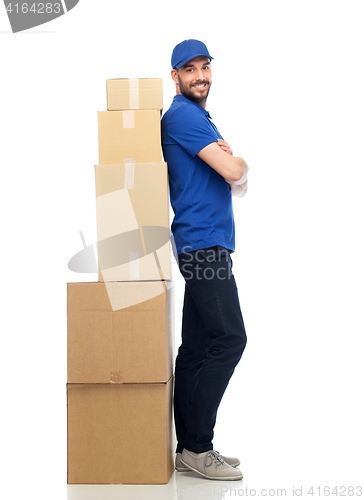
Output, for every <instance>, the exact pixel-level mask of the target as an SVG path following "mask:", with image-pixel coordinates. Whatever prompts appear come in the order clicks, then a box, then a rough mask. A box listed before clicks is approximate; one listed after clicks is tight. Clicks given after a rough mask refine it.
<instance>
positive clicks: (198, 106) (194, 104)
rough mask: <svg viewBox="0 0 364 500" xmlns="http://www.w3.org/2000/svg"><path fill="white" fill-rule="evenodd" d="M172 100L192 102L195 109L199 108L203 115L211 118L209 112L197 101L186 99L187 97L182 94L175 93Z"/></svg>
mask: <svg viewBox="0 0 364 500" xmlns="http://www.w3.org/2000/svg"><path fill="white" fill-rule="evenodd" d="M173 100H174V101H180V102H187V103H188V104H192V105H193V106H195V107H196V108H197V109H199V110H200V111H201V112H202V113H203V114H204V115H205V116H207V117H208V118H210V119H212V118H211V116H210V113H209V112H208V111H207V110H206V109H205V108H203V107H202V106H201V104H198V103H197V102H194V101H191V100H190V99H187V97H185V96H184V95H182V94H176V95H175V96H174V98H173Z"/></svg>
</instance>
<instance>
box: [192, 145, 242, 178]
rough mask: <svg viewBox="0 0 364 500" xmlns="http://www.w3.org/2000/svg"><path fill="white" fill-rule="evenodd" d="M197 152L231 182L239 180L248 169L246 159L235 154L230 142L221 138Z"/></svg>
mask: <svg viewBox="0 0 364 500" xmlns="http://www.w3.org/2000/svg"><path fill="white" fill-rule="evenodd" d="M225 153H227V154H225ZM197 154H198V156H199V157H200V158H201V160H203V161H204V162H205V163H207V164H208V165H210V167H211V168H213V169H214V170H216V172H217V173H219V174H220V175H221V176H222V177H224V179H225V180H226V181H227V182H229V183H230V181H239V180H240V179H241V178H242V177H243V176H244V175H245V174H246V173H247V171H248V165H247V164H246V163H245V161H244V160H243V159H242V158H239V157H236V156H233V152H232V151H231V149H230V146H229V144H228V143H227V142H225V141H223V140H221V139H218V140H217V141H216V142H212V143H211V144H209V145H208V146H206V147H204V148H203V149H201V151H199V152H198V153H197Z"/></svg>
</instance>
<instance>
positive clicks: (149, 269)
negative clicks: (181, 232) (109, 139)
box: [95, 163, 172, 281]
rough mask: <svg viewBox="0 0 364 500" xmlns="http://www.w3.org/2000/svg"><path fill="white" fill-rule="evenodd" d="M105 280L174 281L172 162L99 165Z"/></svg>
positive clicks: (99, 220) (100, 253) (98, 212)
mask: <svg viewBox="0 0 364 500" xmlns="http://www.w3.org/2000/svg"><path fill="white" fill-rule="evenodd" d="M95 181H96V221H97V240H98V245H97V247H98V261H99V280H100V281H130V280H131V281H136V280H160V279H165V280H170V279H172V268H171V244H170V234H171V233H170V230H169V207H168V177H167V164H166V163H129V164H120V165H95Z"/></svg>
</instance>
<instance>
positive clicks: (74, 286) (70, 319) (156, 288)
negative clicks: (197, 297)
mask: <svg viewBox="0 0 364 500" xmlns="http://www.w3.org/2000/svg"><path fill="white" fill-rule="evenodd" d="M173 313H174V311H173V283H172V282H162V281H147V282H113V283H100V282H86V283H68V284H67V381H68V383H98V384H102V383H112V384H125V383H163V382H166V381H167V380H169V378H170V377H171V376H172V373H173V363H174V332H173Z"/></svg>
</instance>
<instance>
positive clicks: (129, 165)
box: [124, 158, 135, 189]
mask: <svg viewBox="0 0 364 500" xmlns="http://www.w3.org/2000/svg"><path fill="white" fill-rule="evenodd" d="M126 159H129V161H128V162H126V161H125V160H126ZM130 160H132V158H124V164H125V177H124V189H134V165H135V160H134V162H131V161H130Z"/></svg>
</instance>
